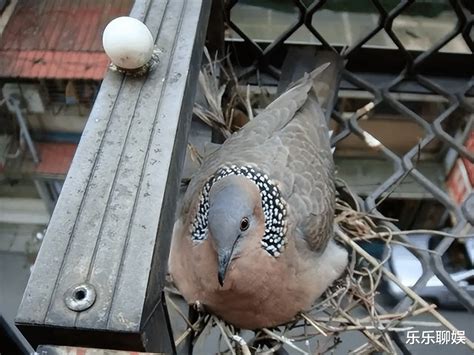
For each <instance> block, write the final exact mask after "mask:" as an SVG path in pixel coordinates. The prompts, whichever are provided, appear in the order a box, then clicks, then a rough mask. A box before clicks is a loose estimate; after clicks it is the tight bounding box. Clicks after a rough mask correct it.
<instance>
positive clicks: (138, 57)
mask: <svg viewBox="0 0 474 355" xmlns="http://www.w3.org/2000/svg"><path fill="white" fill-rule="evenodd" d="M102 45H103V46H104V50H105V53H107V55H108V56H109V58H110V60H112V63H114V64H115V65H116V66H118V67H120V68H124V69H137V68H140V67H142V66H144V65H145V64H146V63H148V61H149V60H150V59H151V56H152V55H153V36H152V35H151V33H150V30H149V29H148V27H146V26H145V24H144V23H143V22H141V21H139V20H137V19H135V18H133V17H128V16H122V17H117V18H116V19H114V20H112V21H110V23H109V24H108V25H107V27H106V28H105V30H104V34H103V35H102Z"/></svg>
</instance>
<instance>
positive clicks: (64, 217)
mask: <svg viewBox="0 0 474 355" xmlns="http://www.w3.org/2000/svg"><path fill="white" fill-rule="evenodd" d="M209 8H210V2H209V1H206V0H202V1H200V0H173V1H171V0H169V1H136V3H135V5H134V8H133V10H132V16H133V17H136V18H139V19H142V20H143V21H144V22H145V23H146V25H147V26H148V27H149V29H150V31H151V33H152V34H153V36H154V38H155V43H156V45H157V47H158V49H159V51H160V52H161V54H160V55H159V57H160V58H159V59H160V60H159V63H158V65H157V66H156V68H155V69H154V70H153V71H152V72H150V73H149V74H148V75H147V76H146V77H143V78H133V77H124V76H123V75H122V74H120V73H117V72H109V73H108V74H107V76H106V78H105V80H104V82H103V84H102V87H101V90H100V92H99V95H98V98H97V100H96V103H95V105H94V108H93V110H92V112H91V115H90V117H89V121H88V123H87V126H86V128H85V130H84V133H83V136H82V139H81V142H80V144H79V146H78V149H77V153H76V156H75V157H74V160H73V164H72V166H71V169H70V171H69V173H68V176H67V178H66V181H65V184H64V187H63V190H62V193H61V196H60V198H59V201H58V203H57V206H56V209H55V211H54V214H53V216H52V219H51V222H50V225H49V227H48V231H47V233H46V236H45V240H44V242H43V245H42V248H41V250H40V253H39V255H38V259H37V262H36V264H35V266H34V270H33V273H32V276H31V278H30V281H29V283H28V286H27V289H26V291H25V294H24V297H23V301H22V303H21V306H20V309H19V312H18V316H17V319H16V321H17V324H18V325H19V327H20V328H21V329H22V331H23V332H24V334H25V335H26V336H27V337H28V339H29V340H30V341H32V343H33V344H38V343H40V342H41V343H43V344H44V343H49V344H67V345H82V346H95V347H109V348H115V349H133V350H147V351H164V352H171V351H173V343H172V339H171V336H170V332H169V324H168V321H167V316H166V305H165V304H164V301H163V298H162V288H163V284H164V278H165V270H166V262H167V257H168V249H169V242H170V237H171V232H172V228H173V222H174V210H175V206H176V195H177V192H178V187H179V183H180V170H181V167H182V162H183V159H184V153H185V150H186V139H187V134H188V130H189V125H190V119H191V112H192V104H193V100H194V93H195V89H196V82H197V80H196V79H197V74H198V70H199V67H200V60H201V54H202V50H203V45H204V38H205V33H206V28H207V21H208V16H209ZM83 283H87V284H89V285H91V286H92V287H93V288H94V290H95V293H96V297H95V300H94V302H93V304H92V305H91V306H90V307H89V308H87V309H85V310H83V311H79V312H77V311H73V310H71V309H69V308H68V306H67V304H66V302H65V297H68V296H70V293H68V290H69V292H70V289H71V287H75V286H76V285H79V284H83ZM82 296H83V295H82V294H80V295H79V297H80V298H81V297H82Z"/></svg>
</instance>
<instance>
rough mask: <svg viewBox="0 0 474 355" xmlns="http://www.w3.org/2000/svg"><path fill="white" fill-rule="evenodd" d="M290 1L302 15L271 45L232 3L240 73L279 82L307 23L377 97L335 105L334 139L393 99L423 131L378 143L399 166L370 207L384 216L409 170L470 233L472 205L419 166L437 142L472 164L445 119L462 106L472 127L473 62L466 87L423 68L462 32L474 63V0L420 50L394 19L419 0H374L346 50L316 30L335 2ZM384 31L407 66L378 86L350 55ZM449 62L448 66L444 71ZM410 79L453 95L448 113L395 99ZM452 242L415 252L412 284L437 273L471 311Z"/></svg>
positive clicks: (457, 7)
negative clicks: (417, 136)
mask: <svg viewBox="0 0 474 355" xmlns="http://www.w3.org/2000/svg"><path fill="white" fill-rule="evenodd" d="M288 2H291V3H292V4H293V6H294V8H295V9H296V10H297V13H298V15H297V18H296V21H295V22H294V23H292V24H290V25H289V27H288V28H287V29H286V30H285V31H284V32H282V33H281V34H280V35H279V36H278V37H277V38H276V39H274V40H273V41H272V42H271V43H269V44H268V43H266V44H262V43H259V42H258V41H256V40H254V39H252V38H251V37H250V36H249V35H247V34H246V33H245V31H244V30H242V29H241V28H240V27H239V25H238V24H237V23H236V22H234V21H233V16H232V10H233V8H234V7H235V6H236V5H237V4H238V3H239V1H238V0H230V1H228V2H227V3H226V25H227V26H228V27H229V28H230V29H231V30H233V31H234V32H235V33H236V34H237V35H238V36H240V38H241V40H242V43H243V46H241V47H239V50H242V49H244V50H245V52H246V55H247V56H248V60H247V63H249V64H247V65H241V63H240V62H239V61H238V60H237V62H238V63H237V65H240V71H239V78H240V79H242V80H244V81H245V79H248V78H249V77H250V76H252V75H257V76H259V75H261V73H266V74H268V75H270V76H271V77H273V78H274V79H276V80H278V79H279V78H280V76H281V65H279V62H278V60H275V59H274V57H276V56H278V55H280V52H281V51H282V49H283V51H284V50H285V47H286V46H287V45H288V43H287V40H288V39H289V38H290V37H291V36H292V35H293V34H294V33H295V32H296V31H297V30H298V29H300V28H301V27H306V29H307V30H308V31H309V32H310V33H311V34H312V35H313V36H314V37H315V38H316V39H317V42H319V43H320V44H319V45H318V46H319V47H320V48H322V49H324V50H329V51H333V52H336V53H339V55H340V56H341V57H342V58H343V59H344V60H346V67H345V69H344V70H343V72H342V80H344V81H346V82H348V83H350V84H351V85H353V87H355V88H358V89H360V90H363V91H366V92H369V93H371V94H372V95H373V99H372V101H371V102H370V103H369V104H368V105H364V106H363V107H360V108H359V109H358V110H355V113H353V114H352V116H351V117H349V118H345V117H343V115H342V112H338V111H337V109H335V110H334V111H333V113H332V119H333V120H334V121H335V122H337V124H338V126H339V130H338V132H337V133H336V134H335V136H333V139H332V143H333V144H334V145H335V144H337V143H339V142H342V141H343V140H344V139H346V138H347V137H348V136H349V135H351V134H355V135H358V136H360V137H363V136H364V134H365V133H367V132H366V131H365V130H364V128H363V127H362V126H361V125H360V119H361V118H362V117H364V115H367V113H368V112H370V111H374V110H376V109H377V108H378V107H379V106H380V105H382V104H388V105H389V106H390V107H391V108H392V109H394V110H395V111H397V112H398V113H399V114H401V115H402V116H405V117H406V118H408V119H409V120H411V121H413V122H415V123H416V124H417V125H419V126H421V127H422V129H423V131H424V136H423V137H422V139H421V140H420V141H419V142H418V144H416V145H414V146H413V147H412V148H411V149H409V151H407V152H404V153H403V154H397V152H395V151H393V150H392V149H390V148H389V147H387V146H385V145H384V144H381V145H380V147H379V149H380V152H381V154H383V156H384V158H385V159H387V160H388V161H390V162H391V163H392V164H393V167H394V168H393V173H392V174H391V176H389V177H388V178H387V179H385V181H383V182H382V183H381V184H380V185H379V186H377V187H376V188H375V190H373V191H371V192H370V193H369V194H368V195H367V196H366V197H365V198H361V202H362V204H363V206H364V207H365V210H366V211H371V212H372V213H376V214H380V212H378V211H377V207H378V203H379V201H380V200H381V199H385V197H386V196H387V195H389V194H390V193H391V192H392V190H393V189H394V187H395V186H396V185H397V184H399V183H400V182H401V181H402V180H403V179H405V178H406V177H407V176H409V177H411V178H412V179H414V180H415V181H416V183H418V184H419V185H420V186H422V187H423V188H424V189H425V190H426V191H427V192H428V193H429V194H430V195H431V197H432V198H434V199H435V200H437V201H438V202H439V203H441V204H442V205H443V206H444V207H445V208H446V210H447V211H448V212H449V213H450V214H451V216H453V220H454V221H455V222H454V223H453V224H452V226H451V227H450V230H449V232H450V233H453V234H455V235H459V234H466V230H469V229H471V230H472V226H471V225H470V224H469V222H468V219H469V218H472V217H469V216H468V214H469V209H467V208H464V209H463V208H462V205H460V204H457V203H456V202H455V201H453V199H452V198H451V197H450V195H449V194H448V193H447V192H446V191H444V190H443V189H441V188H440V187H439V186H437V185H436V184H434V183H433V181H431V180H430V179H429V178H428V177H427V176H425V175H424V174H423V173H422V172H421V171H420V169H418V168H417V165H416V161H417V157H418V155H419V152H420V151H421V150H423V149H424V148H425V147H427V146H428V145H429V144H430V143H432V142H434V141H435V140H439V141H441V142H443V143H444V145H445V146H446V147H449V148H451V149H453V150H454V151H456V152H457V154H459V156H461V157H463V158H464V159H466V160H467V161H469V162H471V163H473V162H474V154H473V152H472V151H469V150H468V149H467V148H466V147H465V146H464V140H465V137H462V135H461V136H458V137H456V138H455V137H453V135H452V134H450V133H448V132H447V130H446V129H445V128H444V126H445V123H446V122H447V120H449V119H450V118H452V115H453V113H455V111H457V110H460V109H462V110H463V112H465V115H469V114H471V116H470V118H468V122H467V125H466V127H467V129H469V127H471V130H472V123H473V122H472V120H473V117H474V116H472V113H474V106H473V105H472V103H470V102H469V100H468V99H467V98H468V96H473V93H472V89H473V86H474V77H473V76H472V75H473V74H472V66H471V68H468V67H466V68H464V70H465V74H464V78H463V85H460V86H459V85H451V86H444V85H443V86H442V85H441V84H440V83H439V82H437V80H434V79H433V76H429V75H425V74H424V72H425V71H426V70H424V69H425V66H426V67H428V66H430V65H432V63H433V60H437V61H439V59H438V58H435V57H436V56H437V55H438V53H439V51H440V49H441V48H442V47H444V46H445V45H446V44H448V43H449V42H450V41H451V40H453V39H454V38H455V37H457V36H462V39H463V40H464V41H465V44H466V46H467V48H469V50H470V52H471V53H470V54H468V57H470V58H471V59H470V61H471V63H472V52H474V43H473V38H472V37H473V32H474V26H473V23H474V14H473V13H472V12H471V11H473V9H472V8H470V6H471V5H472V4H471V5H470V4H469V2H468V1H460V0H450V1H449V4H450V6H451V9H452V11H453V12H454V13H455V15H456V18H457V20H456V23H455V25H454V27H453V28H452V30H451V31H449V32H448V33H446V34H445V35H444V36H443V37H442V38H440V39H438V40H437V41H436V42H435V43H434V44H432V45H431V46H430V47H429V48H428V49H426V50H425V51H421V52H415V51H412V50H409V49H407V48H406V46H404V44H403V41H402V40H401V39H400V37H399V35H397V33H396V31H394V28H393V24H394V21H396V19H397V17H398V16H400V15H401V14H403V13H404V12H405V11H407V9H409V7H410V6H411V5H413V4H414V3H415V1H414V0H402V1H399V2H398V3H397V4H396V5H395V7H393V8H392V9H391V10H389V11H387V10H386V9H385V7H384V6H383V4H382V1H378V0H371V1H370V2H371V3H372V5H373V7H374V9H375V10H376V14H377V15H378V22H377V24H376V25H375V27H374V28H373V29H371V30H370V31H369V32H368V33H366V34H365V35H364V36H362V37H361V38H360V39H359V40H358V41H356V42H355V43H353V44H352V45H350V46H346V47H343V48H341V47H337V46H334V45H332V44H331V43H330V42H329V41H328V40H327V39H326V38H325V36H324V35H322V34H321V33H320V31H318V28H317V27H318V26H317V25H316V26H315V25H314V24H313V23H314V21H313V17H314V16H315V14H318V11H321V10H322V9H323V7H324V6H325V5H327V4H328V3H331V1H325V0H322V1H312V2H311V1H308V0H307V1H301V0H293V1H288ZM381 32H385V33H386V34H387V35H388V36H389V37H390V39H391V40H392V41H393V43H394V44H395V46H396V50H395V51H394V52H392V55H396V56H398V57H400V56H401V57H402V59H403V69H401V70H400V71H398V72H397V73H396V75H395V76H393V78H392V79H391V80H390V81H389V82H386V83H382V84H380V83H378V84H377V85H375V84H374V83H373V82H372V81H368V80H366V79H365V78H364V77H362V76H361V75H359V74H358V73H356V72H355V71H353V70H350V69H348V68H350V67H351V61H355V60H356V59H355V58H356V57H357V55H358V53H359V52H360V51H361V50H362V49H363V48H364V46H365V45H366V44H367V43H368V42H369V41H370V40H371V39H373V38H374V37H375V36H376V35H377V34H379V33H381ZM230 48H231V50H232V49H234V50H235V46H234V47H233V46H230ZM380 51H381V50H380ZM371 53H372V54H374V57H375V58H380V56H377V49H375V51H374V52H371ZM393 53H395V54H393ZM382 55H384V54H382ZM385 55H386V54H385ZM369 58H370V57H369ZM382 58H383V57H382ZM234 61H235V60H234ZM429 61H431V64H429V65H426V64H427V63H428V62H429ZM468 62H469V61H468ZM275 63H276V64H275ZM280 63H281V61H280ZM372 65H374V63H371V62H370V61H368V62H367V63H366V68H365V70H363V71H370V68H371V66H372ZM440 67H441V70H439V71H438V72H437V73H435V77H436V75H439V76H449V75H450V70H448V69H452V68H446V67H443V63H442V62H441V63H439V64H438V68H440ZM443 68H444V69H446V70H445V71H443ZM407 80H409V81H411V82H414V83H415V84H416V85H418V86H419V87H420V88H422V89H423V90H424V91H425V92H428V93H431V94H435V95H439V96H441V97H443V98H445V99H446V100H447V102H448V105H447V107H445V108H444V109H443V111H442V112H439V113H438V115H437V117H435V119H434V120H432V121H431V122H430V121H429V120H427V119H425V117H424V116H423V114H419V113H417V112H414V111H413V110H412V109H410V108H409V107H407V106H406V105H405V104H404V103H403V102H402V101H401V100H400V99H398V98H397V95H396V94H395V93H400V92H403V90H404V89H403V85H402V84H403V83H404V82H405V81H407ZM465 117H468V116H465ZM400 139H401V137H400ZM466 200H467V199H466ZM471 213H472V211H471ZM471 221H472V219H471ZM386 224H387V225H388V226H389V227H390V228H391V229H392V230H398V228H397V227H396V226H395V225H394V224H392V223H388V222H386ZM400 239H401V241H403V242H404V243H408V244H410V241H409V239H408V238H406V237H403V236H401V237H400ZM453 241H454V238H449V237H444V238H442V240H441V242H440V243H439V244H438V245H437V246H436V247H435V249H434V251H435V253H432V252H431V253H430V252H427V251H422V250H414V251H413V254H414V255H415V256H416V257H417V258H418V260H419V261H420V263H421V265H422V269H423V274H422V276H421V278H419V280H418V281H417V282H416V284H415V285H414V287H413V290H414V291H415V292H417V291H419V290H421V289H422V288H423V287H424V286H425V285H426V283H427V281H428V280H429V279H430V278H431V277H432V276H433V274H434V275H436V276H437V277H438V278H439V279H440V280H441V281H442V282H443V284H444V285H445V286H446V287H447V288H448V289H449V291H450V292H451V293H452V294H454V295H455V297H456V298H457V299H458V300H459V301H460V303H461V304H462V305H464V307H466V308H467V309H468V310H470V311H474V299H473V298H472V297H471V296H470V295H469V294H468V293H467V292H466V291H465V290H463V289H462V288H459V287H458V285H457V283H456V282H455V281H454V280H453V279H452V278H451V276H450V274H449V273H448V272H447V271H446V269H445V267H444V264H443V262H442V255H443V254H444V253H445V252H446V251H447V250H448V248H449V247H450V245H451V244H452V243H453ZM409 302H410V299H409V298H408V297H406V298H405V299H402V300H401V301H400V302H399V303H398V305H397V306H396V307H395V310H400V309H404V308H406V307H407V306H408V305H409Z"/></svg>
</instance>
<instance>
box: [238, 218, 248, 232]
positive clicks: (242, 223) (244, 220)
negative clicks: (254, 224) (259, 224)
mask: <svg viewBox="0 0 474 355" xmlns="http://www.w3.org/2000/svg"><path fill="white" fill-rule="evenodd" d="M249 225H250V223H249V219H248V218H247V217H244V218H242V220H241V221H240V230H241V231H242V232H243V231H246V230H247V229H248V228H249Z"/></svg>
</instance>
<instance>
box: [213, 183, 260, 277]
mask: <svg viewBox="0 0 474 355" xmlns="http://www.w3.org/2000/svg"><path fill="white" fill-rule="evenodd" d="M208 223H209V225H208V227H209V236H210V238H211V241H212V244H213V246H214V248H215V250H216V252H217V258H218V273H217V276H218V280H219V284H220V285H221V286H223V285H224V279H225V276H226V273H227V270H228V267H229V265H230V263H231V262H232V260H233V259H235V258H237V257H239V256H240V254H241V252H242V248H243V246H244V241H245V240H246V239H247V238H250V237H251V236H255V235H256V234H258V233H260V231H261V230H262V226H264V223H265V220H264V217H263V211H262V202H261V196H260V191H259V189H258V187H257V185H256V184H255V183H254V182H253V181H251V180H249V179H247V178H245V177H243V176H237V175H230V176H226V177H223V178H222V179H220V180H218V181H217V182H216V183H214V184H213V185H212V188H211V190H210V193H209V213H208Z"/></svg>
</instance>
